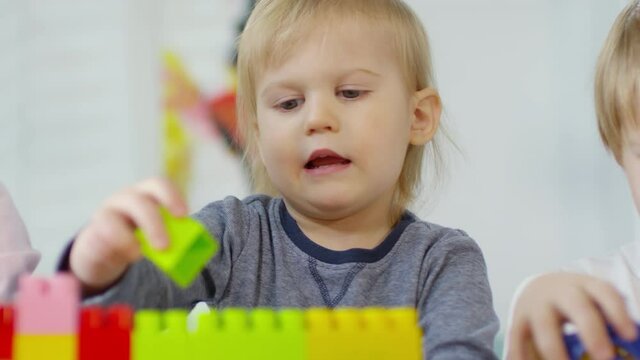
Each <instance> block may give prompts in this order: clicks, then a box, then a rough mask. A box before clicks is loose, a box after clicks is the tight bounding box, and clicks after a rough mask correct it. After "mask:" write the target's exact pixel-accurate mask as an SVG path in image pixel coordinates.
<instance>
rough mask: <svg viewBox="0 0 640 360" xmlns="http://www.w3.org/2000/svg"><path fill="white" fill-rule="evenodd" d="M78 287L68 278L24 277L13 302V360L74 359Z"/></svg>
mask: <svg viewBox="0 0 640 360" xmlns="http://www.w3.org/2000/svg"><path fill="white" fill-rule="evenodd" d="M79 299H80V292H79V286H78V283H77V282H76V280H75V279H74V278H73V277H71V276H70V275H57V276H55V277H53V278H51V279H47V280H45V279H38V278H34V277H30V276H23V277H21V278H20V280H19V292H18V294H17V296H16V300H15V314H16V318H15V328H14V341H13V359H15V360H42V359H50V358H52V356H55V359H57V360H75V359H76V358H77V352H78V351H77V334H78V314H79V310H80V308H79V302H80V300H79Z"/></svg>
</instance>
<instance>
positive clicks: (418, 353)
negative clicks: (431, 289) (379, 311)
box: [385, 308, 422, 360]
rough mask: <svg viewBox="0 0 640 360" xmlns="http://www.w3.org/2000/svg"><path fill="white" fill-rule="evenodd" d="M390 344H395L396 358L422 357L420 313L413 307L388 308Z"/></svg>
mask: <svg viewBox="0 0 640 360" xmlns="http://www.w3.org/2000/svg"><path fill="white" fill-rule="evenodd" d="M385 315H386V316H388V319H389V323H390V326H389V329H388V333H389V337H388V340H387V341H389V343H390V344H393V348H394V359H407V360H421V359H422V331H421V330H420V327H419V326H418V314H417V313H416V310H415V309H413V308H393V309H388V310H387V311H386V312H385Z"/></svg>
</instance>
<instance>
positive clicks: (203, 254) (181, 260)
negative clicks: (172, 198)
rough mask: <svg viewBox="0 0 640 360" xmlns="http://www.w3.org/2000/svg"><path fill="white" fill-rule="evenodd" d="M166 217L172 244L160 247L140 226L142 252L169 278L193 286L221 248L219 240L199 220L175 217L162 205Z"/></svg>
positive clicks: (177, 282) (139, 237) (180, 283)
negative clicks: (162, 248)
mask: <svg viewBox="0 0 640 360" xmlns="http://www.w3.org/2000/svg"><path fill="white" fill-rule="evenodd" d="M161 213H162V218H163V219H164V223H165V225H166V230H167V234H168V235H169V246H168V247H167V248H166V249H164V250H156V249H154V248H153V247H152V246H151V243H150V242H149V238H148V237H147V235H146V234H145V233H144V232H143V231H141V230H140V229H138V230H136V232H135V234H136V237H137V238H138V240H139V241H140V244H141V248H142V253H143V254H144V255H145V256H146V257H147V258H148V259H149V260H150V261H151V262H153V263H154V264H155V265H156V266H157V267H158V268H160V269H161V270H162V271H164V272H165V273H166V274H167V276H169V278H171V279H172V280H173V281H174V282H175V283H176V284H178V285H180V286H181V287H187V286H189V285H190V284H191V283H192V282H193V280H194V279H195V278H196V277H197V276H198V274H199V273H200V271H202V269H203V268H204V266H205V265H206V263H207V262H208V261H209V259H211V257H213V255H214V254H215V253H216V251H217V250H218V242H217V241H216V240H215V239H214V238H213V237H212V236H211V235H210V234H209V232H208V231H207V229H206V228H205V227H204V226H203V225H202V224H201V223H199V222H198V221H196V220H194V219H191V218H188V217H186V218H175V217H173V216H172V215H171V214H170V213H169V212H168V211H167V210H165V209H162V210H161Z"/></svg>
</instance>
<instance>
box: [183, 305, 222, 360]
mask: <svg viewBox="0 0 640 360" xmlns="http://www.w3.org/2000/svg"><path fill="white" fill-rule="evenodd" d="M221 331H222V329H221V326H220V319H219V314H218V312H217V311H216V310H211V311H209V312H208V313H202V314H200V316H199V317H198V321H197V324H196V328H195V330H194V332H193V333H192V335H191V339H192V341H191V343H190V345H191V349H192V353H191V355H192V356H193V358H192V359H193V360H209V359H226V358H225V357H223V356H222V355H221V353H222V351H221V349H222V346H223V345H222V341H221V336H220V333H221Z"/></svg>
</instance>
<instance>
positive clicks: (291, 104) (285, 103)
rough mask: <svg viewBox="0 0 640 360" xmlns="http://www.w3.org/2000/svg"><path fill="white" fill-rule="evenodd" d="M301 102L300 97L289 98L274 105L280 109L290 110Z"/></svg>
mask: <svg viewBox="0 0 640 360" xmlns="http://www.w3.org/2000/svg"><path fill="white" fill-rule="evenodd" d="M301 104H302V99H291V100H285V101H283V102H280V103H278V104H277V105H276V107H277V108H278V109H280V110H284V111H291V110H294V109H295V108H297V107H298V106H300V105H301Z"/></svg>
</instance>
